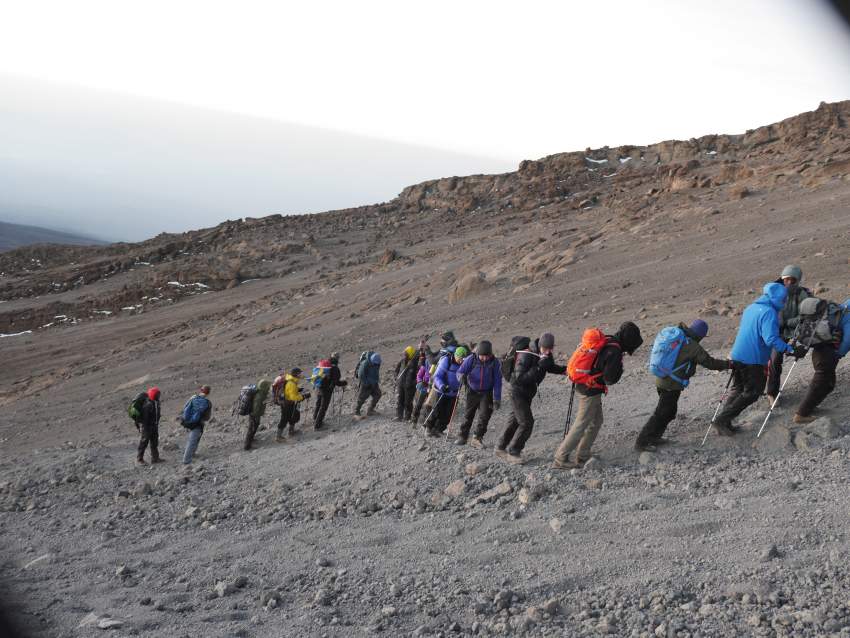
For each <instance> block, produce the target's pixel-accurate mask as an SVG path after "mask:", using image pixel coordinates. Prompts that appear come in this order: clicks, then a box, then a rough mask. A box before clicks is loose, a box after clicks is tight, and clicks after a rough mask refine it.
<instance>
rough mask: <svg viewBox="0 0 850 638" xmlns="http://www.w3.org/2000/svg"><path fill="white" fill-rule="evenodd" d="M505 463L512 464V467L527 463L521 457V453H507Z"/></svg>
mask: <svg viewBox="0 0 850 638" xmlns="http://www.w3.org/2000/svg"><path fill="white" fill-rule="evenodd" d="M504 459H505V461H507V462H508V463H510V464H511V465H522V464H523V463H525V461H524V460H523V458H522V457H521V456H520V455H519V453H518V452H517V453H513V452H506V453H505V456H504Z"/></svg>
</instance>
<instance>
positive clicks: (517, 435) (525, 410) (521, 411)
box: [497, 392, 534, 455]
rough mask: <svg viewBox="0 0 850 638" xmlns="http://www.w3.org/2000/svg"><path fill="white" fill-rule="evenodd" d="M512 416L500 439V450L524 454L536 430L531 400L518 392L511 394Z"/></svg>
mask: <svg viewBox="0 0 850 638" xmlns="http://www.w3.org/2000/svg"><path fill="white" fill-rule="evenodd" d="M511 408H512V409H511V416H510V417H509V418H508V424H507V425H506V426H505V430H504V432H502V436H501V437H500V438H499V443H498V446H497V447H498V449H500V450H507V451H508V452H509V453H510V454H514V455H518V454H520V453H521V452H522V450H523V448H524V447H525V444H526V442H527V441H528V439H529V437H530V436H531V431H532V430H533V429H534V414H533V413H532V412H531V399H528V398H526V397H525V396H524V395H522V394H519V393H518V392H511Z"/></svg>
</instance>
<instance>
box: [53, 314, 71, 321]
mask: <svg viewBox="0 0 850 638" xmlns="http://www.w3.org/2000/svg"><path fill="white" fill-rule="evenodd" d="M67 320H68V315H56V316H55V317H53V321H67Z"/></svg>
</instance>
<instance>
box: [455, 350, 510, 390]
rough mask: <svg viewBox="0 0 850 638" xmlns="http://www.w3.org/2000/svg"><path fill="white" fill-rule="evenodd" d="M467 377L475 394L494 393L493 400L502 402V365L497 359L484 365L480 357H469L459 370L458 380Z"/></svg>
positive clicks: (467, 381) (493, 358)
mask: <svg viewBox="0 0 850 638" xmlns="http://www.w3.org/2000/svg"><path fill="white" fill-rule="evenodd" d="M464 375H466V383H467V384H468V385H469V389H470V390H472V391H473V392H490V391H492V392H493V400H494V401H501V400H502V364H501V363H499V360H498V359H496V358H495V357H492V358H491V359H490V360H489V361H487V362H486V363H484V362H483V361H481V359H479V358H478V355H476V354H472V355H469V356H468V357H467V358H466V359H464V360H463V363H461V364H460V367H459V368H458V370H457V376H458V379H460V378H461V377H462V376H464Z"/></svg>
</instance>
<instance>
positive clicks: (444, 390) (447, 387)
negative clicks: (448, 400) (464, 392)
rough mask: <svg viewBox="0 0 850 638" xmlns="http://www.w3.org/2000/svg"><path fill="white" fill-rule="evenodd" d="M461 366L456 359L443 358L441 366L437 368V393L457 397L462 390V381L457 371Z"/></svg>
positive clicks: (435, 378)
mask: <svg viewBox="0 0 850 638" xmlns="http://www.w3.org/2000/svg"><path fill="white" fill-rule="evenodd" d="M459 368H460V364H459V363H458V362H457V361H455V358H454V357H443V358H442V359H440V364H439V365H438V366H437V372H435V373H434V386H435V387H436V388H437V392H439V393H440V394H444V395H446V396H450V397H456V396H457V393H458V390H460V380H459V379H458V378H457V371H458V369H459Z"/></svg>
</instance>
